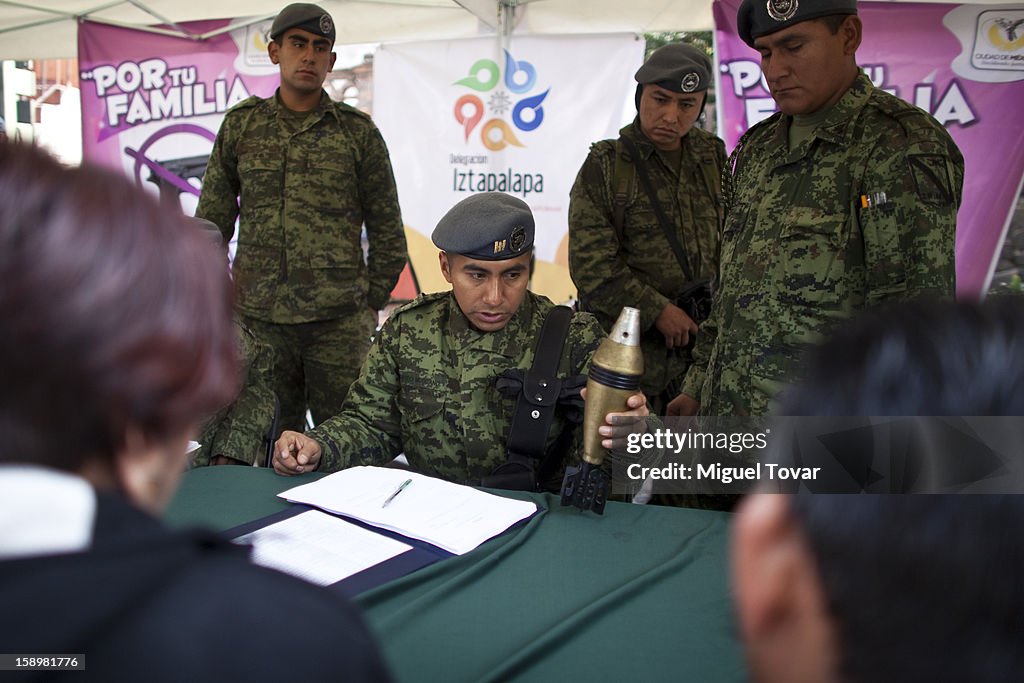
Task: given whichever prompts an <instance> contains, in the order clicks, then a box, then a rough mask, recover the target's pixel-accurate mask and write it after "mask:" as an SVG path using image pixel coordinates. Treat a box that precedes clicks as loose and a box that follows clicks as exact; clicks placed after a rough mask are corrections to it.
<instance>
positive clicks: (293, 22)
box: [270, 2, 335, 45]
mask: <svg viewBox="0 0 1024 683" xmlns="http://www.w3.org/2000/svg"><path fill="white" fill-rule="evenodd" d="M290 28H300V29H302V30H303V31H309V32H310V33H313V34H315V35H318V36H323V37H324V38H327V39H328V40H330V41H331V44H332V45H333V44H334V36H335V33H334V20H333V19H331V15H330V14H328V13H327V12H326V11H325V10H324V8H323V7H319V6H317V5H311V4H309V3H308V2H296V3H292V4H291V5H288V6H287V7H285V8H284V9H283V10H281V11H280V12H278V14H277V18H276V19H274V24H273V25H272V26H271V27H270V39H271V40H277V39H278V38H279V37H280V35H281V34H282V33H284V32H285V31H287V30H288V29H290Z"/></svg>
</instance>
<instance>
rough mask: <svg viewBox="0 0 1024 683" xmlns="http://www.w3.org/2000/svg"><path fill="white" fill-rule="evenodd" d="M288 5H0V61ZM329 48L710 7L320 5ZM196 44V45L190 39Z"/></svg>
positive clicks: (677, 20)
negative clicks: (87, 27) (101, 33)
mask: <svg viewBox="0 0 1024 683" xmlns="http://www.w3.org/2000/svg"><path fill="white" fill-rule="evenodd" d="M287 2H288V0H246V1H245V2H239V1H238V0H221V1H219V2H216V1H215V2H210V1H209V0H110V1H108V2H103V0H42V1H40V2H35V3H31V4H29V3H22V2H9V1H7V0H0V59H44V58H62V57H74V56H75V55H76V54H77V52H78V46H77V31H78V22H79V21H80V20H83V19H88V20H91V21H98V22H104V23H109V24H115V25H122V26H127V27H131V28H137V29H143V30H152V27H154V26H157V25H162V26H163V30H161V32H164V30H166V31H169V32H171V33H176V34H179V35H184V33H183V31H182V30H181V29H180V28H179V27H177V26H176V24H179V23H181V22H188V21H198V20H203V19H229V18H235V17H251V19H250V20H249V21H242V22H239V23H238V24H235V26H239V25H244V24H245V23H251V22H256V21H263V20H265V19H267V18H269V17H273V16H274V15H275V14H276V13H277V12H278V11H279V10H280V9H281V8H282V7H283V6H284V5H286V4H287ZM317 4H320V5H321V6H322V7H324V8H325V9H326V10H327V11H328V12H330V13H331V15H332V16H333V17H334V19H335V23H336V25H337V30H338V38H337V42H338V43H339V44H348V43H368V42H394V41H406V40H426V39H445V38H458V37H467V36H476V35H480V33H481V32H487V31H508V30H509V29H510V28H511V27H513V26H514V27H515V30H516V31H522V32H527V33H533V34H543V33H547V34H561V33H606V32H614V31H632V32H635V33H644V32H653V31H697V30H710V29H711V28H712V23H713V22H712V18H711V2H710V0H627V1H626V2H623V1H622V0H462V1H461V2H456V1H454V0H359V1H348V0H323V1H322V2H318V3H317ZM197 39H198V37H197Z"/></svg>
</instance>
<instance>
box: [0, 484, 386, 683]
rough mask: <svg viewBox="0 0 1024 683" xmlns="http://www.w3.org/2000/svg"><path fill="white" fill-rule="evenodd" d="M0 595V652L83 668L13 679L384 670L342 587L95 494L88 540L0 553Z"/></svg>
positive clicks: (224, 677) (372, 673)
mask: <svg viewBox="0 0 1024 683" xmlns="http://www.w3.org/2000/svg"><path fill="white" fill-rule="evenodd" d="M0 605H2V606H3V608H2V609H0V643H2V644H3V651H4V652H5V653H12V654H13V653H16V654H35V655H40V654H51V655H52V654H84V655H85V664H86V669H85V671H68V672H56V673H54V672H25V673H23V674H21V675H17V674H15V675H13V676H14V677H13V679H12V680H48V681H49V680H69V681H75V682H77V683H82V682H83V681H145V683H159V682H162V681H168V682H171V681H174V682H178V681H189V683H197V682H202V681H210V682H211V683H213V682H214V681H216V682H217V683H224V682H226V681H268V682H272V683H281V682H282V681H303V682H304V683H305V682H307V681H386V680H389V676H388V674H387V672H386V670H385V668H384V666H383V664H382V662H381V660H380V658H379V656H378V654H377V650H376V647H375V645H374V643H373V641H372V638H371V636H370V633H369V632H368V630H367V628H366V626H365V625H364V624H363V622H362V620H361V618H360V616H359V615H358V613H357V612H356V610H355V608H354V607H352V606H351V605H350V604H349V603H347V602H346V601H344V600H343V599H342V598H340V597H338V596H335V595H333V594H331V593H328V592H326V591H324V590H322V589H320V588H317V587H315V586H313V585H311V584H306V583H304V582H302V581H299V580H298V579H293V578H291V577H288V576H286V575H284V574H281V573H279V572H276V571H272V570H269V569H263V568H261V567H257V566H254V565H251V564H250V563H249V561H248V558H247V549H246V548H243V547H239V546H235V545H233V544H231V543H230V542H228V541H226V540H224V539H222V538H221V537H219V536H218V535H216V534H214V533H212V532H204V531H172V530H168V529H166V528H164V527H163V526H162V525H161V524H160V523H159V522H157V521H156V520H154V519H152V518H150V517H148V516H147V515H146V514H144V513H142V512H140V511H139V510H137V509H136V508H134V507H132V506H131V505H129V504H128V503H126V502H124V501H123V500H120V499H118V498H113V497H109V496H104V495H100V496H98V501H97V512H96V519H95V533H94V538H93V545H92V547H91V548H90V549H89V550H88V551H86V552H80V553H69V554H63V555H47V556H40V557H28V558H22V559H14V560H6V561H2V562H0ZM5 680H6V679H5Z"/></svg>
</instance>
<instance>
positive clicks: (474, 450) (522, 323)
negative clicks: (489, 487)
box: [273, 192, 647, 488]
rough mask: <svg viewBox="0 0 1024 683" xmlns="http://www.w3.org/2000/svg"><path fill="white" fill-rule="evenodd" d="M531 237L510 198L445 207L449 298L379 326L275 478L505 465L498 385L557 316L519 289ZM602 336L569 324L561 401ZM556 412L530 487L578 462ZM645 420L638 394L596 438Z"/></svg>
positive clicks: (290, 440) (574, 441)
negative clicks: (547, 466)
mask: <svg viewBox="0 0 1024 683" xmlns="http://www.w3.org/2000/svg"><path fill="white" fill-rule="evenodd" d="M533 237H534V220H533V214H532V213H531V212H530V208H529V207H528V206H527V205H526V203H525V202H523V201H522V200H520V199H518V198H515V197H512V196H511V195H507V194H502V193H498V192H489V193H483V194H478V195H473V196H470V197H469V198H467V199H464V200H462V201H461V202H459V203H458V204H456V205H455V206H454V207H452V209H451V210H449V211H448V213H447V214H446V215H445V216H444V217H443V218H442V219H441V221H440V222H439V223H438V225H437V228H436V229H435V230H434V233H433V240H434V244H435V245H437V247H438V248H439V249H441V252H440V254H439V261H440V266H441V273H442V274H443V275H444V278H445V280H447V281H448V282H449V283H451V286H452V289H451V291H450V292H441V293H437V294H425V295H422V296H420V297H419V298H417V299H416V300H415V301H413V302H412V303H410V304H408V305H406V306H404V307H402V308H399V309H398V310H397V311H395V312H394V313H393V314H392V315H391V317H390V318H388V321H387V322H386V323H385V324H384V326H383V328H382V329H381V331H380V333H379V334H378V335H377V338H376V339H375V341H374V343H373V346H372V347H371V348H370V353H369V354H368V355H367V358H366V361H365V363H364V364H363V368H362V370H361V371H360V374H359V378H358V379H357V380H356V381H355V383H354V384H353V385H352V388H351V390H350V391H349V396H348V400H347V401H346V402H345V408H344V410H343V411H342V412H341V413H340V414H339V415H337V416H335V417H333V418H331V419H329V420H327V421H326V422H324V423H323V424H321V425H319V426H318V427H317V428H316V429H313V430H312V431H310V432H308V433H306V434H305V435H303V434H299V433H297V432H285V433H283V434H282V435H281V438H280V439H279V440H278V441H277V444H276V446H275V455H274V461H273V462H274V469H275V470H277V472H279V473H281V474H298V473H302V472H308V471H312V470H314V469H319V471H321V472H324V471H326V472H333V471H336V470H340V469H343V468H345V467H349V466H352V465H382V464H385V463H387V462H390V461H391V460H392V459H393V458H394V457H395V456H397V455H399V454H400V453H403V452H404V453H405V456H406V458H407V459H408V461H409V466H410V467H411V468H412V469H413V470H415V471H417V472H421V473H423V474H428V475H431V476H436V477H441V478H443V479H447V480H450V481H456V482H468V483H475V484H479V483H481V480H482V479H483V478H484V477H486V476H487V475H489V474H490V473H492V472H493V471H494V470H495V469H496V468H497V467H498V466H500V465H502V464H503V463H505V462H506V448H505V446H506V443H507V441H508V436H509V430H510V427H511V423H512V416H513V411H514V409H515V405H516V399H515V397H513V396H509V395H507V394H506V393H503V392H501V391H499V388H498V379H499V375H502V374H503V373H505V371H507V370H510V369H520V370H525V369H527V368H529V367H531V365H532V364H533V360H534V355H535V350H536V349H535V347H536V342H537V338H538V336H539V334H540V329H541V325H542V324H543V322H544V320H545V316H546V315H547V313H548V312H549V311H550V310H551V309H552V308H553V306H554V305H553V304H552V303H551V302H550V301H549V300H548V299H546V298H544V297H542V296H538V295H536V294H533V293H531V292H529V291H528V290H527V285H528V282H529V277H530V266H531V261H532V257H533ZM603 336H604V334H603V332H602V330H601V327H600V326H599V325H598V323H597V321H596V320H595V319H594V317H593V316H591V315H589V314H585V313H576V314H574V315H573V316H572V319H571V321H570V323H569V329H568V333H567V337H566V339H565V343H564V346H563V347H562V351H561V355H560V360H559V363H558V366H559V367H558V373H557V375H558V377H559V378H561V379H563V380H566V381H568V382H569V383H570V384H577V386H575V388H572V389H570V390H569V391H568V392H567V391H566V389H568V388H569V387H567V385H564V384H563V387H564V388H563V394H569V393H571V394H574V395H564V396H563V399H573V398H577V399H578V396H579V385H581V384H582V383H581V382H579V381H577V382H576V383H573V382H572V380H574V379H576V380H579V379H580V376H581V375H583V374H584V373H586V372H587V370H588V368H589V364H590V357H591V355H592V354H593V352H594V350H595V349H596V347H597V345H598V343H599V342H600V341H601V339H602V338H603ZM506 374H507V373H506ZM563 402H564V401H562V400H560V402H559V408H558V409H557V410H556V413H555V418H554V422H553V424H552V426H551V428H550V430H549V433H548V435H547V439H546V442H547V448H553V447H554V448H559V444H558V442H559V438H560V437H561V436H562V435H563V434H566V435H567V436H568V437H569V439H568V440H569V444H570V445H569V448H567V449H565V448H563V452H555V453H554V457H555V462H556V464H557V465H558V467H557V468H556V469H555V470H554V471H553V472H552V476H551V477H549V478H548V479H546V480H545V481H542V482H539V483H540V484H542V485H546V486H547V487H549V488H550V487H552V486H557V485H558V484H559V483H560V482H561V478H562V471H563V470H564V468H565V464H566V462H573V463H575V462H576V458H578V455H579V443H580V440H579V438H578V437H579V434H578V432H579V426H578V425H577V424H575V423H573V422H572V421H571V420H569V418H568V416H567V414H566V412H565V411H564V410H563V408H562V404H563ZM646 414H647V408H646V401H645V397H644V396H643V395H642V394H636V395H634V396H632V397H630V411H629V412H628V413H625V414H620V415H622V416H621V417H619V418H617V419H618V422H617V426H612V425H611V424H610V423H609V424H608V425H606V426H605V427H603V428H602V429H607V430H609V431H608V432H607V433H606V436H608V438H609V439H614V438H622V436H623V434H624V433H625V432H626V431H629V430H630V429H631V428H632V425H633V424H634V423H635V421H636V418H639V417H640V416H643V415H646ZM609 417H610V418H611V416H609ZM624 430H625V431H624ZM564 443H565V441H564V440H563V441H562V444H560V445H561V446H563V447H564ZM606 445H611V444H610V442H606Z"/></svg>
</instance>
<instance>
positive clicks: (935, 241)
mask: <svg viewBox="0 0 1024 683" xmlns="http://www.w3.org/2000/svg"><path fill="white" fill-rule="evenodd" d="M789 120H790V119H789V117H786V116H783V115H782V114H776V115H775V116H773V117H771V118H769V119H768V120H767V121H764V122H762V123H760V124H758V125H757V126H754V127H753V128H751V129H750V130H749V131H748V132H747V133H746V134H745V135H744V136H743V138H742V139H741V140H740V142H739V145H738V146H737V148H736V150H735V151H734V152H733V156H732V158H731V159H730V166H731V168H732V169H733V171H732V182H731V183H730V184H729V186H727V188H726V203H727V216H726V221H725V233H724V236H723V242H722V265H721V284H720V287H719V289H718V292H717V293H716V295H715V301H714V306H713V310H712V315H711V319H710V320H709V321H707V322H706V323H705V324H704V326H703V328H702V331H701V334H700V336H699V337H698V342H697V348H696V349H695V355H696V357H697V361H696V362H695V364H694V366H693V367H692V368H691V369H690V371H689V373H688V374H687V377H686V383H685V386H684V392H685V393H687V394H689V395H691V396H694V397H696V398H698V400H699V401H700V403H701V413H702V414H706V415H763V414H765V413H766V412H768V410H769V401H770V399H771V398H772V397H773V396H774V395H775V394H776V393H777V391H778V390H779V389H780V388H781V387H782V384H783V383H784V382H786V381H789V380H792V379H794V378H795V376H796V368H797V358H798V356H799V354H800V351H801V350H802V348H803V347H804V346H805V345H807V344H809V343H813V342H815V341H817V340H819V339H820V337H821V336H822V335H823V334H824V333H825V332H827V330H828V329H829V327H830V326H832V325H833V324H834V323H836V322H837V321H839V320H842V319H844V318H847V317H849V316H850V315H852V314H854V313H855V312H856V311H858V310H860V309H863V308H866V307H869V306H874V305H877V304H880V303H882V302H885V301H889V300H897V299H904V298H910V297H915V296H921V295H934V296H945V297H949V296H953V294H954V285H955V271H954V262H953V245H954V234H955V230H956V212H957V208H958V207H959V205H960V197H961V190H962V186H963V157H962V156H961V154H960V151H959V150H958V149H957V147H956V145H955V144H954V142H953V140H952V138H950V137H949V134H948V133H947V132H946V130H945V129H943V128H942V127H941V126H940V125H939V124H938V123H937V122H936V121H935V120H934V119H932V118H931V117H930V116H928V115H927V114H925V113H924V112H922V111H921V110H920V109H917V108H915V107H912V106H911V105H909V104H907V103H905V102H903V101H902V100H899V99H897V98H895V97H893V96H891V95H888V94H887V93H885V92H883V91H881V90H878V89H876V88H874V87H873V86H872V85H871V83H870V81H869V80H868V78H867V77H866V76H864V75H863V74H861V75H860V76H859V77H858V78H857V80H856V81H855V82H854V85H853V87H851V88H850V90H849V91H847V92H846V93H845V94H844V95H843V97H842V98H841V99H840V100H839V102H838V103H837V104H836V105H835V107H834V109H833V110H832V111H831V112H830V113H829V114H828V115H827V118H826V119H825V121H824V122H823V123H822V124H821V125H820V126H819V127H818V128H817V129H816V130H815V131H814V133H813V134H812V135H811V136H810V137H809V138H808V139H806V140H804V141H803V142H802V143H800V144H799V145H797V146H796V148H795V149H793V150H792V151H790V150H789V149H788V144H787V130H788V124H789Z"/></svg>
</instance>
